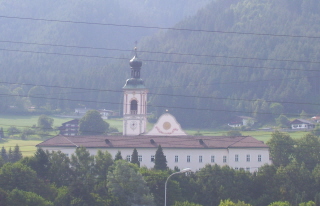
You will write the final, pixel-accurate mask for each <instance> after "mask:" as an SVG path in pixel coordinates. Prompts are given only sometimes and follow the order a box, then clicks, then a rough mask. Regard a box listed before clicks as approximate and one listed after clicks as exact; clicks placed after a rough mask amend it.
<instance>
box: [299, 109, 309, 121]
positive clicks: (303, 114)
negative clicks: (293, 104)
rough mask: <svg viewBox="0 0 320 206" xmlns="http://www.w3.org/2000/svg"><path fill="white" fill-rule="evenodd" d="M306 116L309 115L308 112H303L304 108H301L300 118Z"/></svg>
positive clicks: (305, 117)
mask: <svg viewBox="0 0 320 206" xmlns="http://www.w3.org/2000/svg"><path fill="white" fill-rule="evenodd" d="M308 116H309V115H308V113H307V112H305V111H304V110H302V112H301V113H300V118H301V119H307V118H308Z"/></svg>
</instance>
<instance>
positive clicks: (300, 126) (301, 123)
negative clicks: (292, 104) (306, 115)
mask: <svg viewBox="0 0 320 206" xmlns="http://www.w3.org/2000/svg"><path fill="white" fill-rule="evenodd" d="M290 125H291V129H294V130H310V129H313V128H315V123H314V122H313V121H309V120H305V119H295V120H293V121H291V122H290Z"/></svg>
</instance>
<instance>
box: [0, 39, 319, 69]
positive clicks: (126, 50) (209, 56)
mask: <svg viewBox="0 0 320 206" xmlns="http://www.w3.org/2000/svg"><path fill="white" fill-rule="evenodd" d="M0 42H2V43H14V44H27V45H37V46H52V47H64V48H76V49H95V50H106V51H121V52H132V50H131V49H130V50H128V49H114V48H105V47H88V46H74V45H64V44H47V43H37V42H34V43H31V42H21V41H10V40H0ZM139 53H148V54H163V55H179V56H194V57H208V58H227V59H247V60H258V61H278V62H294V63H311V64H320V62H318V61H307V60H290V59H271V58H255V57H240V56H225V55H208V54H192V53H178V52H160V51H145V50H139Z"/></svg>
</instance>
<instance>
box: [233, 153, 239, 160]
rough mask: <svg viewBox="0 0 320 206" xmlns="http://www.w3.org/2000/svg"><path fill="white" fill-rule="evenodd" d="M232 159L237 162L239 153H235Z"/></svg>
mask: <svg viewBox="0 0 320 206" xmlns="http://www.w3.org/2000/svg"><path fill="white" fill-rule="evenodd" d="M234 161H236V162H239V155H237V154H236V155H235V156H234Z"/></svg>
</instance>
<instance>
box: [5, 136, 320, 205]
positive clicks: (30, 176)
mask: <svg viewBox="0 0 320 206" xmlns="http://www.w3.org/2000/svg"><path fill="white" fill-rule="evenodd" d="M267 144H268V145H269V146H270V155H271V158H272V161H273V164H272V165H264V166H262V167H261V168H259V170H258V171H257V172H254V173H250V172H247V171H245V170H243V169H240V170H234V169H233V168H230V167H229V166H219V165H209V164H208V165H206V166H205V167H203V168H202V169H200V170H199V171H196V172H191V173H188V174H187V175H182V174H180V175H175V176H173V177H172V178H171V179H170V180H169V182H168V193H167V200H168V205H175V206H179V205H183V206H189V205H190V206H192V205H197V206H198V205H213V206H218V205H221V206H224V205H230V206H232V205H238V206H241V205H242V206H243V205H253V206H255V205H259V206H268V205H272V206H277V205H283V206H287V205H290V206H313V205H318V204H320V193H319V188H320V158H319V157H318V156H319V155H320V141H319V138H318V137H316V136H314V135H312V134H306V136H304V137H303V138H301V139H297V140H294V139H292V138H291V137H290V136H289V135H288V134H286V133H281V132H274V133H273V135H272V138H271V139H270V141H269V142H268V143H267ZM15 150H16V149H15ZM17 150H18V149H17ZM18 153H19V152H18ZM138 154H139V150H137V149H134V150H133V152H132V156H131V159H130V162H128V161H127V160H123V158H122V156H121V152H118V154H117V155H116V156H115V157H112V156H111V155H110V153H108V152H107V151H98V152H97V154H96V155H91V154H90V153H89V151H88V150H86V148H84V147H79V148H77V149H76V150H75V153H74V154H72V155H71V156H70V157H69V156H67V155H66V154H63V153H61V152H60V151H58V152H56V151H53V152H48V151H44V150H42V149H41V148H38V149H37V151H36V153H35V154H34V155H33V156H31V157H23V158H22V157H21V153H20V155H19V157H20V160H15V161H13V160H9V159H8V158H7V156H8V154H7V153H6V152H4V148H3V149H2V152H1V158H0V160H1V161H0V166H1V168H0V188H1V189H0V200H1V203H3V205H37V204H38V205H110V206H111V205H113V206H116V205H119V206H120V205H121V206H123V205H163V204H164V186H165V185H164V183H165V181H166V179H167V178H168V176H169V175H170V174H172V173H173V172H176V171H179V168H174V169H173V170H172V169H168V168H167V165H166V157H165V155H164V154H163V151H162V148H161V146H160V145H159V147H158V149H157V151H156V154H155V161H154V162H155V165H154V168H146V167H140V164H139V159H138ZM31 197H32V198H31ZM28 201H29V202H28ZM30 201H33V202H30Z"/></svg>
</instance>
